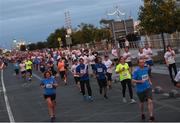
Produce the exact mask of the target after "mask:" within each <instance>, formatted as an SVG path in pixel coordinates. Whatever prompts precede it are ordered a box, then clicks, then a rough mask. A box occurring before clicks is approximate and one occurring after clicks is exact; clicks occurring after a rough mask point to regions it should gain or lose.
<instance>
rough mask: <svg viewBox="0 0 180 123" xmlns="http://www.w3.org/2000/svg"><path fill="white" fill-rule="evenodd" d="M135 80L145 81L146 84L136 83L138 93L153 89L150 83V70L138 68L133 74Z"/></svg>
mask: <svg viewBox="0 0 180 123" xmlns="http://www.w3.org/2000/svg"><path fill="white" fill-rule="evenodd" d="M133 79H134V80H145V82H144V83H136V91H137V92H143V91H145V90H147V89H148V88H150V87H151V84H150V83H149V80H148V79H149V75H148V68H147V67H144V69H141V68H139V67H137V68H136V69H135V71H134V73H133Z"/></svg>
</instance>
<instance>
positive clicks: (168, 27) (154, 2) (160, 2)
mask: <svg viewBox="0 0 180 123" xmlns="http://www.w3.org/2000/svg"><path fill="white" fill-rule="evenodd" d="M144 2H145V5H144V6H141V7H140V12H139V20H140V29H141V32H144V33H145V34H147V35H150V34H161V37H162V41H163V46H164V52H165V50H166V48H165V47H166V44H165V41H164V33H173V32H175V31H176V30H177V29H178V28H177V27H178V26H177V25H180V21H176V17H177V16H178V15H179V10H178V8H177V7H176V4H175V2H174V1H173V0H145V1H144Z"/></svg>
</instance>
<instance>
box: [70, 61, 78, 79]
mask: <svg viewBox="0 0 180 123" xmlns="http://www.w3.org/2000/svg"><path fill="white" fill-rule="evenodd" d="M77 66H78V64H77V65H75V64H73V65H72V67H71V72H72V73H73V75H74V76H75V77H79V75H77V74H76V68H77Z"/></svg>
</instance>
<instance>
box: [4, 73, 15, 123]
mask: <svg viewBox="0 0 180 123" xmlns="http://www.w3.org/2000/svg"><path fill="white" fill-rule="evenodd" d="M1 82H2V87H3V92H4V100H5V103H6V109H7V112H8V116H9V120H10V122H11V123H14V122H15V120H14V116H13V114H12V111H11V107H10V104H9V100H8V97H7V93H6V87H5V84H4V78H3V70H1Z"/></svg>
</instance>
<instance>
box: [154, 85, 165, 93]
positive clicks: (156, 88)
mask: <svg viewBox="0 0 180 123" xmlns="http://www.w3.org/2000/svg"><path fill="white" fill-rule="evenodd" d="M154 93H156V94H161V93H163V89H162V87H161V86H156V87H155V89H154Z"/></svg>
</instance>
